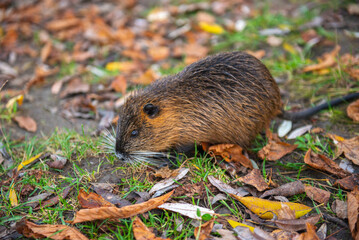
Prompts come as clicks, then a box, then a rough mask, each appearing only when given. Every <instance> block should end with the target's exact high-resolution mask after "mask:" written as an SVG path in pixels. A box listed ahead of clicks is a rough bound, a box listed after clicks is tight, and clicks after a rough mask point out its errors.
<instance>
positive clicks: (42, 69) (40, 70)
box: [35, 65, 59, 78]
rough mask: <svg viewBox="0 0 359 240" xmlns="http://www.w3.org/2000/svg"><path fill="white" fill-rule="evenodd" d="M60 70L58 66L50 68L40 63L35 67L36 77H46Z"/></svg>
mask: <svg viewBox="0 0 359 240" xmlns="http://www.w3.org/2000/svg"><path fill="white" fill-rule="evenodd" d="M58 71H59V68H58V67H55V68H53V69H50V68H49V67H48V66H47V65H39V66H36V68H35V77H36V78H44V77H48V76H51V75H54V74H55V73H57V72H58Z"/></svg>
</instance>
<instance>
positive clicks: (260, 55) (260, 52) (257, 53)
mask: <svg viewBox="0 0 359 240" xmlns="http://www.w3.org/2000/svg"><path fill="white" fill-rule="evenodd" d="M246 53H248V54H250V55H252V56H253V57H256V58H258V59H262V58H263V57H264V56H265V55H266V51H264V50H263V49H262V50H258V51H255V52H253V51H251V50H247V51H246Z"/></svg>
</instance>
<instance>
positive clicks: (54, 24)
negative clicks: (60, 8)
mask: <svg viewBox="0 0 359 240" xmlns="http://www.w3.org/2000/svg"><path fill="white" fill-rule="evenodd" d="M80 24H81V19H78V18H65V19H64V18H62V19H59V20H53V21H51V22H48V23H47V24H46V28H47V29H48V30H50V31H60V30H63V29H66V28H70V27H74V26H77V25H80Z"/></svg>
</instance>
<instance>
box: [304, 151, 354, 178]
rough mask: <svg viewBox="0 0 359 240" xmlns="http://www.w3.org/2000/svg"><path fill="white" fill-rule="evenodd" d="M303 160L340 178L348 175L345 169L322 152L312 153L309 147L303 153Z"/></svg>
mask: <svg viewBox="0 0 359 240" xmlns="http://www.w3.org/2000/svg"><path fill="white" fill-rule="evenodd" d="M304 162H305V163H306V164H308V165H309V166H311V167H313V168H316V169H319V170H323V171H326V172H329V173H332V174H334V175H336V176H338V177H341V178H343V177H346V176H348V175H349V173H348V172H347V171H345V170H343V169H341V168H340V167H339V166H338V165H337V164H336V163H335V162H334V161H333V160H331V159H329V158H327V157H326V156H324V155H322V154H317V153H314V152H312V150H311V149H309V150H308V152H307V153H306V154H305V156H304Z"/></svg>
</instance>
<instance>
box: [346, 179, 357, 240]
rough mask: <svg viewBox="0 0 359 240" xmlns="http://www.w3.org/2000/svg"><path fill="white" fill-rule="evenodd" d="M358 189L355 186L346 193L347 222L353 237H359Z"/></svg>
mask: <svg viewBox="0 0 359 240" xmlns="http://www.w3.org/2000/svg"><path fill="white" fill-rule="evenodd" d="M358 220H359V190H358V186H355V188H354V190H353V191H352V192H350V193H348V222H349V229H350V232H351V233H352V237H353V238H354V239H359V221H358Z"/></svg>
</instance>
